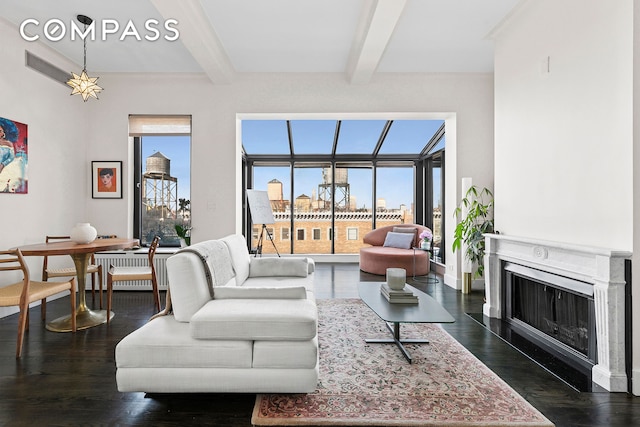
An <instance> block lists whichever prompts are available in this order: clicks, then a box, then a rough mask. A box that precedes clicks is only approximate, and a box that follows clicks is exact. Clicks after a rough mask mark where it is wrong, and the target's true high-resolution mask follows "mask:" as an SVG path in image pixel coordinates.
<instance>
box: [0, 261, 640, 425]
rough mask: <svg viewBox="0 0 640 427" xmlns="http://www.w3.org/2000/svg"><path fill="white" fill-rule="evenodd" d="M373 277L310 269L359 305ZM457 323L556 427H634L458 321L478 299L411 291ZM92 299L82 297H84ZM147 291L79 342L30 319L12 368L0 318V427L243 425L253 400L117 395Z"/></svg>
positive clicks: (452, 329)
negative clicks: (123, 346) (125, 341)
mask: <svg viewBox="0 0 640 427" xmlns="http://www.w3.org/2000/svg"><path fill="white" fill-rule="evenodd" d="M380 279H381V278H379V277H377V276H371V275H367V274H364V273H361V272H360V271H359V270H358V267H357V265H356V264H318V265H317V273H316V288H317V292H316V295H317V298H319V299H321V298H322V299H324V298H357V296H358V295H357V286H356V284H357V282H358V281H361V280H362V281H377V280H380ZM416 286H417V287H419V288H421V289H422V290H424V291H426V292H428V293H429V294H431V295H432V296H433V297H434V298H436V299H437V300H438V301H440V302H441V303H442V304H443V306H444V307H445V308H446V309H447V310H449V312H450V313H451V314H452V315H453V316H454V317H455V318H456V323H453V324H447V325H444V326H443V327H444V328H445V329H446V330H447V331H448V332H449V333H450V334H451V335H452V336H453V337H454V338H455V339H457V340H458V341H459V342H460V343H461V344H463V345H464V346H465V347H466V348H468V349H469V350H470V351H471V352H472V353H473V354H475V355H476V357H478V358H479V359H480V360H481V361H483V362H484V363H485V364H486V365H487V366H488V367H489V368H491V369H492V370H493V371H494V372H495V373H497V374H498V375H499V376H500V377H502V378H503V379H504V380H505V381H506V382H507V383H508V384H509V385H510V386H511V387H512V388H514V389H515V390H516V391H517V392H518V393H520V394H521V395H522V396H523V397H525V398H526V399H527V400H528V401H529V402H530V403H531V404H532V405H533V406H535V407H536V408H537V409H538V410H540V411H541V412H542V413H543V414H544V415H545V416H546V417H547V418H549V419H550V420H551V421H552V422H554V423H555V424H556V426H558V427H560V426H571V427H574V426H599V427H601V426H621V427H622V426H625V427H626V426H633V425H636V426H639V425H640V398H638V397H633V396H631V395H628V394H625V393H580V392H577V391H575V390H574V389H572V388H571V387H569V386H567V385H566V384H565V383H563V382H561V381H559V380H557V379H556V378H555V377H554V376H553V375H551V374H549V373H548V372H547V371H545V370H544V369H543V368H541V367H539V366H538V365H536V364H535V363H533V362H531V361H530V360H529V359H527V358H526V357H525V356H523V355H522V354H521V353H519V352H518V351H517V350H514V349H513V348H512V347H511V346H509V345H508V344H507V343H505V342H504V341H502V340H501V339H499V338H497V337H496V336H495V335H493V334H492V333H491V332H489V331H488V330H487V329H485V328H484V327H483V326H481V325H480V324H479V323H477V322H476V321H474V320H472V319H471V318H470V317H469V316H467V315H466V314H465V313H480V312H481V311H482V300H483V293H482V292H472V293H471V294H469V295H462V294H461V293H460V292H455V291H453V290H452V289H451V288H449V287H447V286H444V285H442V284H441V283H429V284H419V283H418V284H416ZM89 299H90V297H89ZM152 305H153V301H152V296H151V293H150V292H149V293H147V292H131V291H128V292H116V293H115V295H114V311H115V312H116V317H115V318H114V319H113V321H112V323H111V325H110V326H108V327H107V326H106V325H101V326H98V327H94V328H91V329H88V330H85V331H79V332H78V333H76V334H75V335H74V334H70V333H53V332H49V331H46V330H45V328H44V326H43V325H42V324H41V323H40V312H39V308H34V309H32V310H31V329H30V331H29V332H28V333H27V337H26V341H25V345H24V353H23V357H22V359H21V360H16V359H15V338H16V331H17V315H15V316H10V317H7V318H4V319H0V344H1V345H0V425H2V426H69V425H145V426H147V425H148V426H188V425H198V426H204V425H216V426H248V425H251V421H250V420H251V410H252V408H253V403H254V398H255V396H254V395H249V394H206V395H191V394H189V395H153V396H145V395H144V394H143V393H119V392H118V391H117V390H116V384H115V364H114V348H115V345H116V344H117V342H118V341H119V340H120V339H121V338H122V337H124V336H125V335H126V334H128V333H129V332H131V331H133V330H134V329H136V328H138V327H139V326H141V325H142V324H144V322H145V321H146V320H147V319H148V318H149V316H150V315H151V314H152ZM67 313H68V300H67V299H66V298H65V299H61V300H57V301H54V302H52V303H49V304H48V319H49V320H51V319H54V318H56V317H58V316H62V315H64V314H67Z"/></svg>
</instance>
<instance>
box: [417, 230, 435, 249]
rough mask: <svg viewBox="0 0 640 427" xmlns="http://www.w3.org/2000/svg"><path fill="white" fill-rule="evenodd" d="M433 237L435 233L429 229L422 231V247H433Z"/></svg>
mask: <svg viewBox="0 0 640 427" xmlns="http://www.w3.org/2000/svg"><path fill="white" fill-rule="evenodd" d="M432 238H433V234H431V231H429V230H424V231H423V232H422V233H420V249H425V250H428V249H431V239H432Z"/></svg>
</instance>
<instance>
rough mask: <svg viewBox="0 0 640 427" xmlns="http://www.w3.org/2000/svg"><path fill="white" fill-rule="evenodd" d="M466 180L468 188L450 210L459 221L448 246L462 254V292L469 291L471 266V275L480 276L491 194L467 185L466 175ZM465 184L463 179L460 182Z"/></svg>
mask: <svg viewBox="0 0 640 427" xmlns="http://www.w3.org/2000/svg"><path fill="white" fill-rule="evenodd" d="M465 180H466V183H467V184H466V185H468V190H467V191H466V192H465V196H464V197H463V198H462V200H461V201H460V204H459V205H458V207H457V208H456V209H455V210H454V216H455V217H456V218H457V219H459V220H460V221H459V222H458V224H457V225H456V228H455V231H454V234H453V236H454V239H453V245H452V249H453V252H455V251H456V250H460V251H461V252H462V253H463V255H464V263H466V266H465V264H464V263H463V273H465V278H464V284H463V289H462V291H463V292H464V293H468V292H469V291H470V290H471V274H472V272H473V266H475V270H476V271H475V276H476V277H482V275H483V273H484V250H485V242H484V234H485V233H493V231H494V230H493V193H491V191H490V190H489V189H487V188H483V189H478V187H476V186H475V185H471V179H470V178H463V181H465ZM463 186H465V182H463Z"/></svg>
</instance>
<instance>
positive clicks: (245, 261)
mask: <svg viewBox="0 0 640 427" xmlns="http://www.w3.org/2000/svg"><path fill="white" fill-rule="evenodd" d="M220 240H222V241H223V242H224V243H225V244H226V245H227V247H228V248H229V253H230V254H231V262H232V263H233V270H234V271H235V273H236V285H237V286H242V284H243V283H244V281H245V280H247V277H249V250H248V249H247V242H246V241H245V239H244V236H242V235H241V234H231V235H229V236H227V237H224V238H222V239H220Z"/></svg>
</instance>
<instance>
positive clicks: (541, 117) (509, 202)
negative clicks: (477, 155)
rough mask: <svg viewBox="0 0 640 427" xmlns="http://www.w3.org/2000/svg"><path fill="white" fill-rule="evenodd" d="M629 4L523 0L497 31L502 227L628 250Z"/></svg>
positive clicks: (498, 213) (498, 221) (497, 167)
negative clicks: (546, 66)
mask: <svg viewBox="0 0 640 427" xmlns="http://www.w3.org/2000/svg"><path fill="white" fill-rule="evenodd" d="M632 7H633V2H632V1H631V0H625V1H616V2H609V1H604V0H599V1H591V2H586V3H585V2H584V1H581V0H565V1H562V2H558V1H553V0H540V1H530V2H528V3H527V4H526V5H525V7H524V8H523V9H521V10H520V13H518V14H516V16H514V17H513V18H512V20H511V21H510V22H509V23H508V24H507V25H506V26H505V28H503V29H502V31H501V32H499V33H498V35H497V39H496V54H495V116H496V128H495V132H496V135H495V137H496V141H495V196H496V208H495V220H496V227H497V229H499V230H500V231H502V232H504V233H508V234H513V235H519V236H526V237H536V238H540V239H546V240H554V241H560V242H570V243H575V244H586V245H594V246H604V247H610V248H614V249H619V250H631V249H632V247H633V245H632V234H631V230H632V225H633V221H632V203H631V202H632V198H631V194H632V172H633V164H632V148H633V144H632V142H633V138H632V112H633V110H632V91H631V88H632V80H631V79H632V71H633V68H632V60H633V52H632V30H633V19H632ZM547 57H549V58H550V59H549V67H550V68H549V70H550V72H549V73H546V72H543V71H542V70H541V68H542V64H543V63H544V61H545V60H546V58H547Z"/></svg>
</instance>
